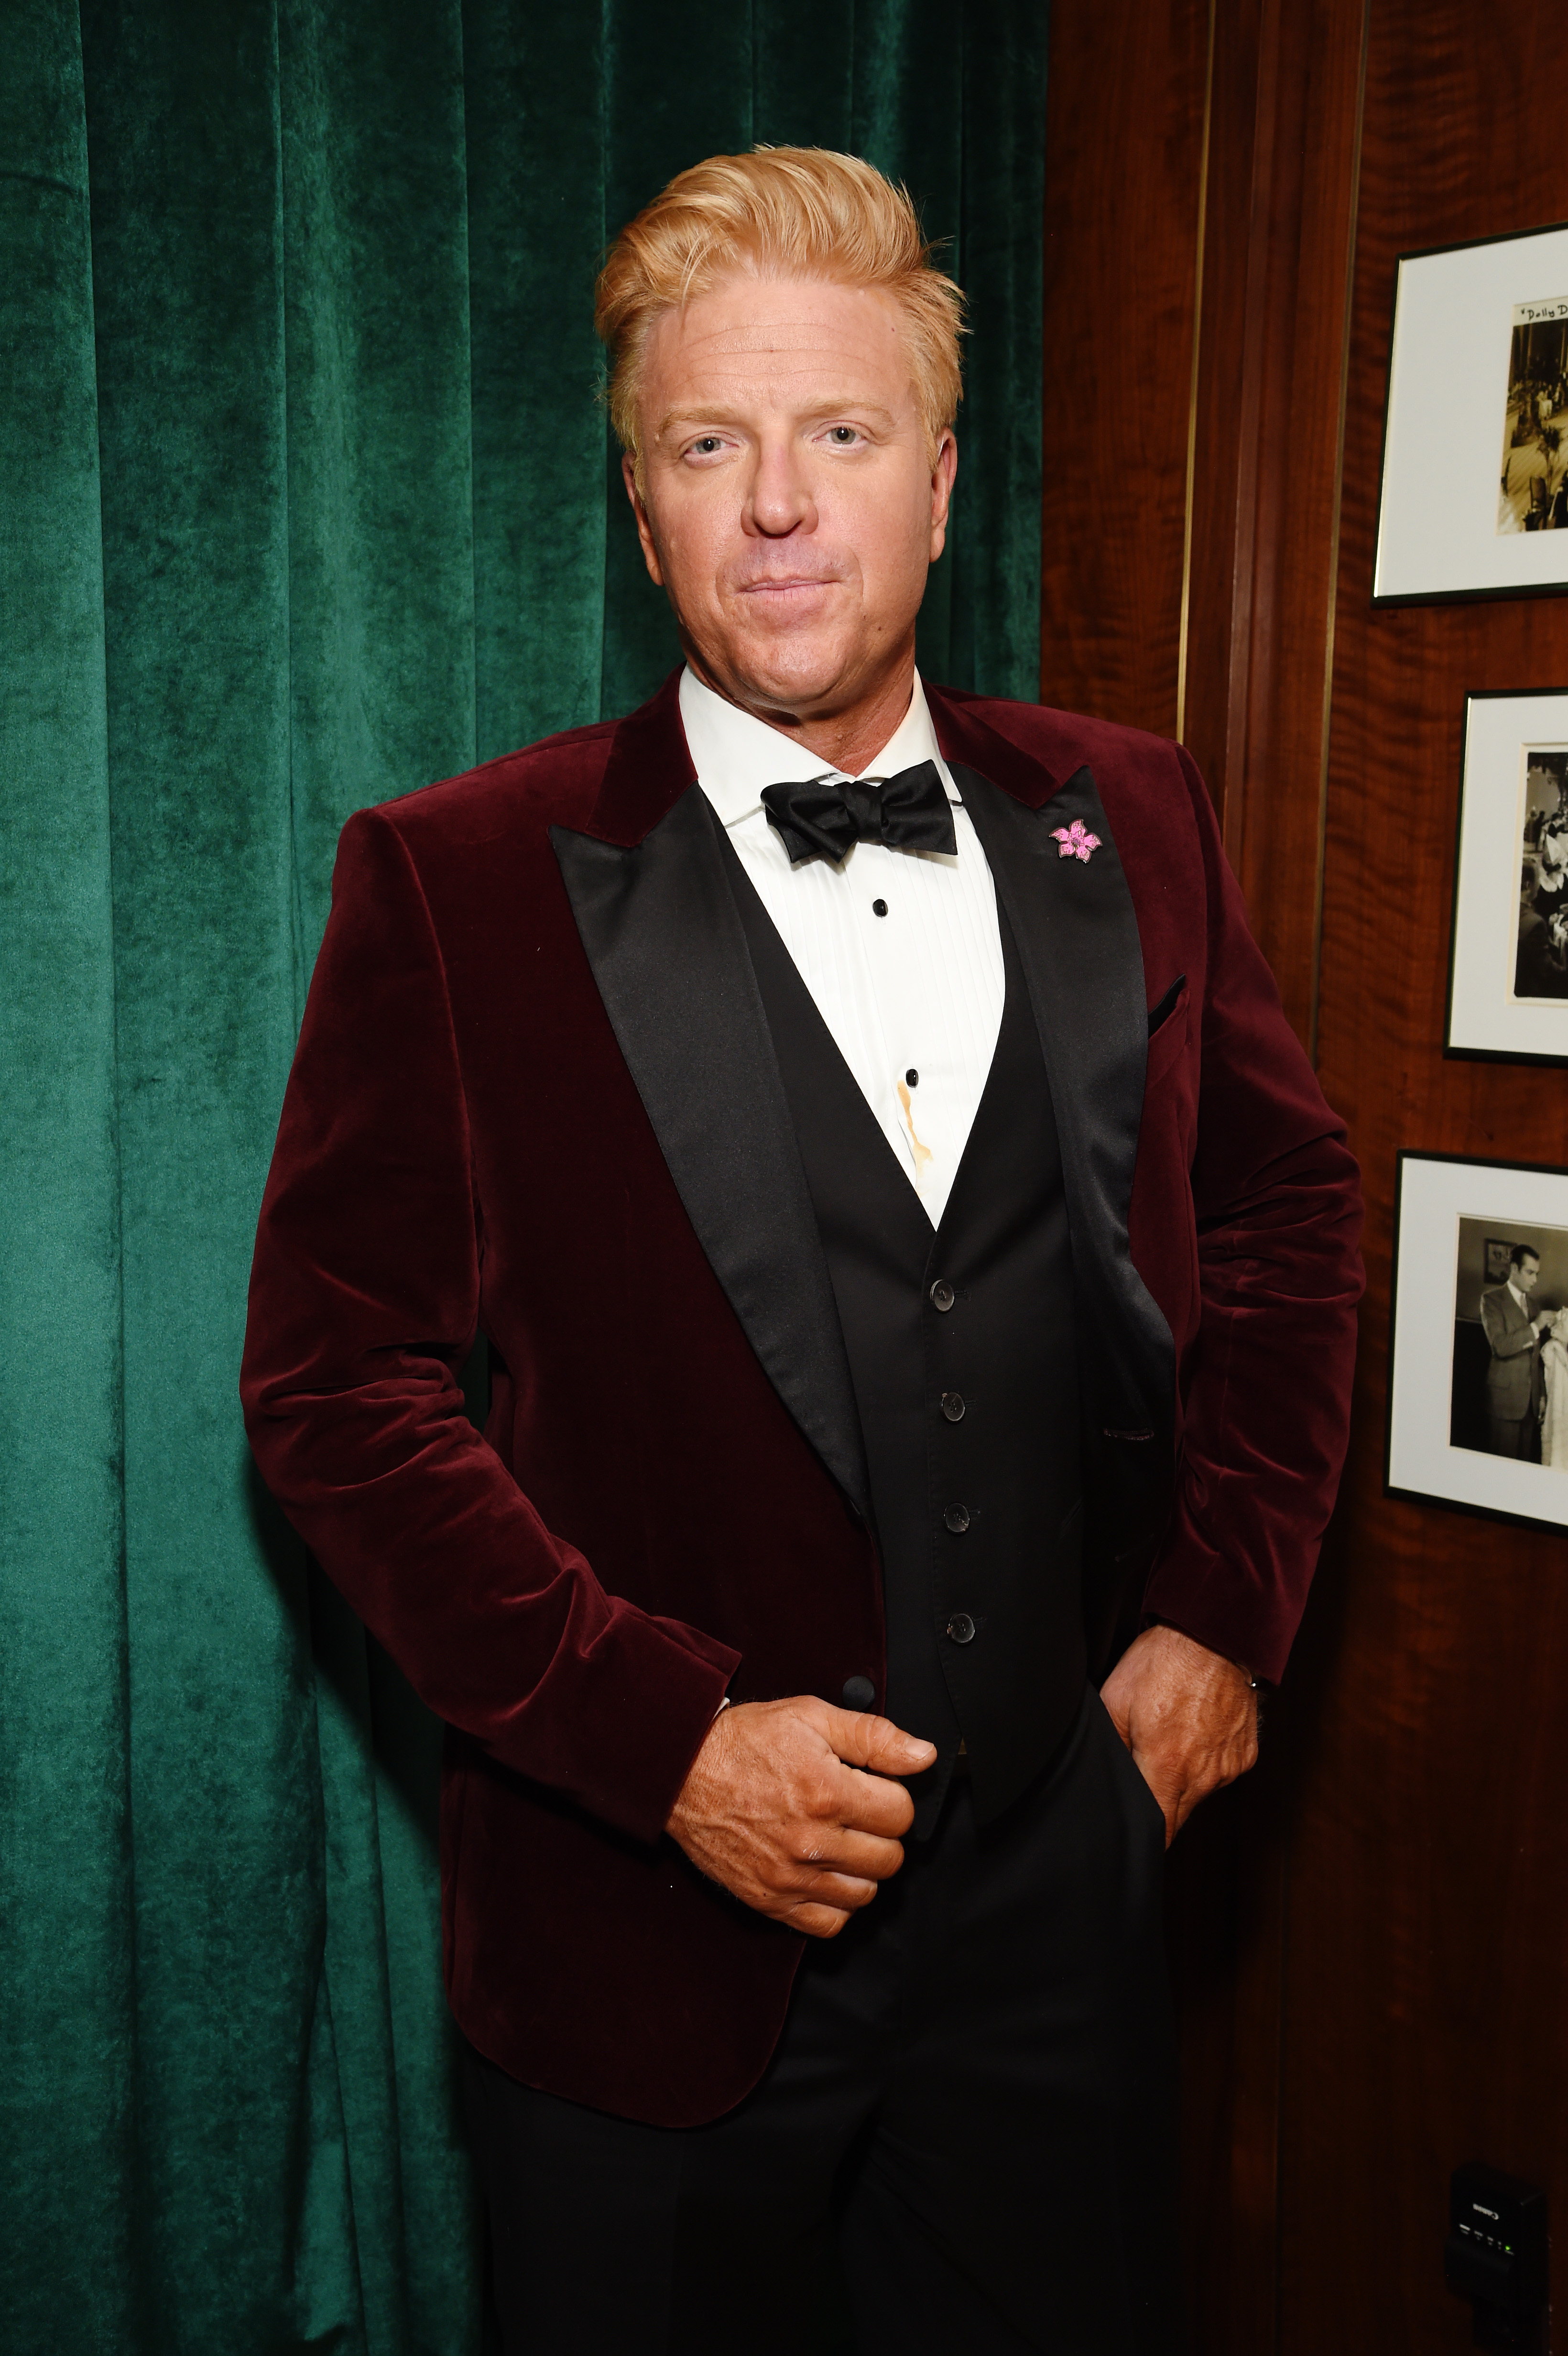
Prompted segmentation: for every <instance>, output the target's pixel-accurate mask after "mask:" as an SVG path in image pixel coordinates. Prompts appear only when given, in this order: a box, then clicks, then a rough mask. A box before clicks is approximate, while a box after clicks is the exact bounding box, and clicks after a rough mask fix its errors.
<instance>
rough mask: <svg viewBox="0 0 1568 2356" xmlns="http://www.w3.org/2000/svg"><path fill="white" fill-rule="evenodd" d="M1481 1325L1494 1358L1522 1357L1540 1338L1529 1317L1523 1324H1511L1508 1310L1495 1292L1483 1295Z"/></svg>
mask: <svg viewBox="0 0 1568 2356" xmlns="http://www.w3.org/2000/svg"><path fill="white" fill-rule="evenodd" d="M1481 1325H1482V1329H1483V1331H1484V1332H1485V1333H1486V1337H1487V1340H1488V1343H1489V1344H1491V1352H1492V1355H1493V1357H1494V1358H1522V1357H1523V1355H1524V1354H1525V1352H1526V1351H1527V1350H1533V1349H1534V1347H1535V1344H1536V1342H1537V1340H1538V1339H1539V1336H1538V1335H1537V1333H1536V1331H1535V1327H1534V1325H1533V1324H1532V1323H1531V1322H1530V1320H1529V1319H1528V1318H1527V1319H1526V1321H1525V1322H1524V1323H1523V1324H1521V1325H1510V1324H1509V1316H1508V1311H1507V1310H1506V1309H1505V1308H1504V1306H1503V1304H1502V1302H1501V1301H1499V1299H1498V1296H1497V1294H1496V1293H1495V1292H1483V1293H1482V1295H1481Z"/></svg>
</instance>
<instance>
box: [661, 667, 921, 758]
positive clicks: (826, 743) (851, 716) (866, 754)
mask: <svg viewBox="0 0 1568 2356" xmlns="http://www.w3.org/2000/svg"><path fill="white" fill-rule="evenodd" d="M686 659H687V660H688V663H689V664H690V665H691V668H692V669H693V671H694V672H695V673H696V675H697V677H698V678H699V680H701V681H702V684H703V685H704V687H709V688H711V689H712V691H713V692H714V694H715V695H721V696H722V697H723V698H724V701H726V703H732V704H734V705H735V707H736V709H737V710H738V711H741V712H750V713H751V715H752V719H753V720H761V721H763V722H764V723H766V725H767V726H768V727H770V728H776V729H777V730H778V732H779V734H780V735H781V736H788V737H790V738H792V739H793V741H794V742H795V744H804V745H805V749H806V751H807V752H808V753H810V754H812V755H814V756H815V757H816V759H817V760H819V761H820V762H821V763H822V766H823V767H824V768H825V769H837V771H838V772H839V774H840V776H846V777H858V776H860V775H861V773H862V772H863V771H864V770H865V769H866V768H868V767H869V765H870V764H871V762H873V761H874V760H875V759H876V757H877V755H878V754H879V753H880V751H881V749H882V747H883V745H884V744H887V743H888V742H889V740H890V738H891V737H892V736H894V735H896V734H897V733H898V730H899V728H900V727H901V724H902V723H903V720H904V718H905V716H906V714H907V713H908V711H909V707H910V699H911V698H912V695H913V693H914V649H913V648H910V649H909V654H908V658H907V660H904V661H901V663H900V664H899V667H898V669H896V670H895V671H894V672H892V673H891V675H890V676H889V677H888V678H886V679H885V680H881V681H880V682H879V683H878V685H877V687H876V688H875V689H874V690H873V691H871V692H870V693H869V694H868V695H866V696H864V697H859V698H857V699H856V701H854V702H853V703H851V704H847V705H846V706H845V707H844V708H843V709H842V710H841V711H836V712H823V713H806V714H801V713H798V712H789V711H785V710H782V709H780V708H779V707H777V706H775V705H773V704H771V703H768V702H766V701H758V700H756V699H755V698H754V697H752V696H750V695H747V694H746V693H744V692H741V691H738V687H731V685H730V684H729V683H727V682H726V681H725V680H722V679H720V678H719V677H718V676H717V674H716V673H715V672H713V671H711V670H709V668H708V666H707V664H706V663H704V661H703V660H702V658H701V657H700V655H699V654H698V653H697V652H696V650H695V649H694V648H690V647H688V648H687V652H686Z"/></svg>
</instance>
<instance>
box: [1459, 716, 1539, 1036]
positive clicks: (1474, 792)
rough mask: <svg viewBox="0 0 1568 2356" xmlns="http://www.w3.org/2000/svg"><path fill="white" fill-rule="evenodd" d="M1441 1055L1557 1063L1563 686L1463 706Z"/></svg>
mask: <svg viewBox="0 0 1568 2356" xmlns="http://www.w3.org/2000/svg"><path fill="white" fill-rule="evenodd" d="M1444 1052H1445V1055H1455V1056H1464V1057H1471V1058H1475V1059H1477V1060H1479V1061H1482V1062H1490V1063H1517V1064H1568V688H1543V689H1539V690H1537V691H1535V692H1533V693H1531V692H1522V693H1521V692H1515V691H1491V690H1488V691H1485V692H1477V693H1475V694H1471V695H1468V696H1467V697H1466V699H1465V727H1464V749H1463V752H1462V755H1461V758H1460V775H1459V817H1458V830H1457V840H1456V846H1455V856H1454V906H1453V917H1452V923H1451V929H1450V933H1449V950H1448V1008H1447V1018H1446V1023H1445V1032H1444Z"/></svg>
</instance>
